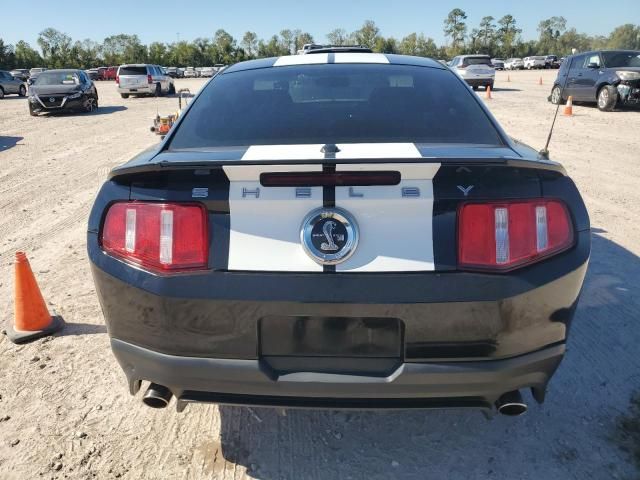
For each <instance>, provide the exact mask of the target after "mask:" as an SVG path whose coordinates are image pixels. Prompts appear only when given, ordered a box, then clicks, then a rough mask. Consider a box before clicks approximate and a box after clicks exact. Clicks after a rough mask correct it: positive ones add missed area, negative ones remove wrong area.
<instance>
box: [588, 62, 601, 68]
mask: <svg viewBox="0 0 640 480" xmlns="http://www.w3.org/2000/svg"><path fill="white" fill-rule="evenodd" d="M587 68H600V65H598V64H597V63H593V62H592V63H590V64H589V65H587Z"/></svg>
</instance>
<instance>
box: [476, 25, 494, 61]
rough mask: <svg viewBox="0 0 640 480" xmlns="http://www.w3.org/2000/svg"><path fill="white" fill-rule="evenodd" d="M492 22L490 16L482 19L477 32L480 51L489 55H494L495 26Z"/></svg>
mask: <svg viewBox="0 0 640 480" xmlns="http://www.w3.org/2000/svg"><path fill="white" fill-rule="evenodd" d="M494 20H495V18H493V17H492V16H490V15H489V16H486V17H482V20H480V29H479V32H478V39H479V43H480V51H481V52H482V53H486V54H489V55H493V54H494V53H495V41H496V25H495V23H493V21H494Z"/></svg>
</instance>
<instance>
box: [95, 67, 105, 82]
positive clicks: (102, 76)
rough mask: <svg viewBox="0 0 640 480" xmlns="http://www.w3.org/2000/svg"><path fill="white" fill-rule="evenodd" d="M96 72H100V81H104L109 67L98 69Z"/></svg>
mask: <svg viewBox="0 0 640 480" xmlns="http://www.w3.org/2000/svg"><path fill="white" fill-rule="evenodd" d="M96 70H97V71H98V80H104V74H105V72H106V71H107V67H98V68H96Z"/></svg>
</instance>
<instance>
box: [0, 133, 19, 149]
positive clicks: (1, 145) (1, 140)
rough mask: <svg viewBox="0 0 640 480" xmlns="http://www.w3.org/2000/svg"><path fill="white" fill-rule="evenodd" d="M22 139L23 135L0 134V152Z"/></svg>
mask: <svg viewBox="0 0 640 480" xmlns="http://www.w3.org/2000/svg"><path fill="white" fill-rule="evenodd" d="M23 139H24V137H5V136H2V135H0V152H4V151H5V150H9V149H10V148H12V147H15V146H16V144H17V143H18V142H19V141H21V140H23Z"/></svg>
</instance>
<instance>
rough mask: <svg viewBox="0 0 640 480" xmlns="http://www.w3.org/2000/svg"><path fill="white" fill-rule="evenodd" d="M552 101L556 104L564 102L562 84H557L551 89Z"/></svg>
mask: <svg viewBox="0 0 640 480" xmlns="http://www.w3.org/2000/svg"><path fill="white" fill-rule="evenodd" d="M551 103H553V104H554V105H558V104H559V103H562V88H560V85H556V86H555V87H553V89H552V90H551Z"/></svg>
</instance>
